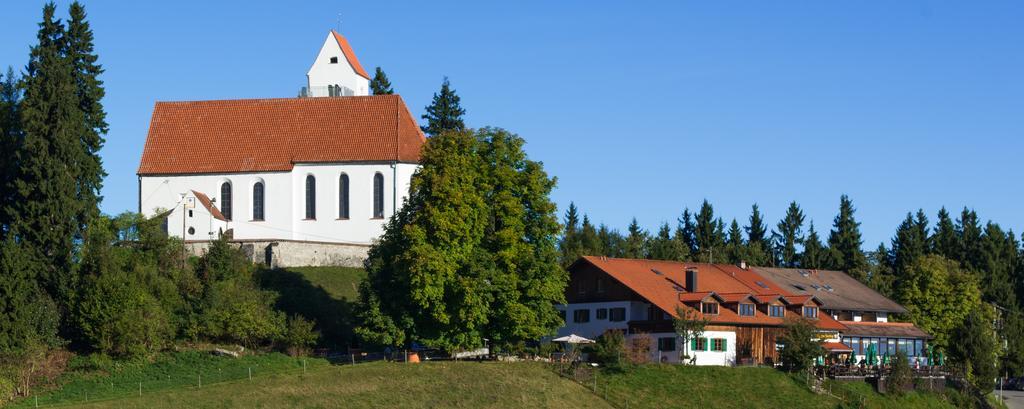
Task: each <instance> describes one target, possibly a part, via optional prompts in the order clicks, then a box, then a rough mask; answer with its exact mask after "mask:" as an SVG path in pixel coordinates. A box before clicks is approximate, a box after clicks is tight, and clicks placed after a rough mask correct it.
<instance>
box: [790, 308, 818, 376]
mask: <svg viewBox="0 0 1024 409" xmlns="http://www.w3.org/2000/svg"><path fill="white" fill-rule="evenodd" d="M816 336H817V329H816V328H815V327H814V324H813V323H812V322H810V321H808V320H807V319H805V318H802V317H801V318H795V319H790V320H787V321H786V330H785V331H784V332H783V333H782V335H781V336H780V337H779V342H781V343H782V344H783V347H782V351H780V352H779V359H780V360H781V361H782V367H783V368H785V369H786V370H788V371H790V372H797V371H801V370H806V369H810V368H811V366H812V365H813V364H814V359H815V358H817V357H819V356H821V355H824V353H825V350H824V348H822V347H821V344H820V343H818V342H817V341H815V338H816Z"/></svg>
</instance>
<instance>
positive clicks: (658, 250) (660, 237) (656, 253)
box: [647, 223, 687, 261]
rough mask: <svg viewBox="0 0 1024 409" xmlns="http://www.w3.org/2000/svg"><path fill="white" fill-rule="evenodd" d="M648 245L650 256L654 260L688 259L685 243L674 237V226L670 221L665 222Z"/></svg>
mask: <svg viewBox="0 0 1024 409" xmlns="http://www.w3.org/2000/svg"><path fill="white" fill-rule="evenodd" d="M647 247H648V252H649V254H648V257H649V258H651V259H653V260H673V261H683V260H685V259H686V255H687V254H686V250H685V248H684V246H683V243H682V242H681V241H679V240H676V239H675V238H674V237H672V228H671V227H669V225H668V223H663V224H662V225H661V227H660V228H659V229H658V233H657V234H656V235H654V237H652V238H651V240H650V244H649V245H648V246H647Z"/></svg>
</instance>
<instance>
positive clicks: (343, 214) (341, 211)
mask: <svg viewBox="0 0 1024 409" xmlns="http://www.w3.org/2000/svg"><path fill="white" fill-rule="evenodd" d="M338 218H339V219H348V175H346V174H344V173H342V174H341V177H340V178H339V179H338Z"/></svg>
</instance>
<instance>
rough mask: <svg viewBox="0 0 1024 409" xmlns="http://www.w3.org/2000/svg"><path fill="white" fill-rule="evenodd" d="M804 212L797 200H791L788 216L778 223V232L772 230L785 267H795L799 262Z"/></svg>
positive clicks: (802, 240)
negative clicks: (799, 245)
mask: <svg viewBox="0 0 1024 409" xmlns="http://www.w3.org/2000/svg"><path fill="white" fill-rule="evenodd" d="M803 226H804V212H803V210H800V206H799V205H797V204H796V202H790V203H789V208H787V209H786V216H785V217H783V218H782V220H780V221H779V224H778V225H776V228H777V229H778V231H777V232H775V231H773V232H772V237H773V241H774V242H775V253H776V254H777V255H778V257H777V258H778V261H779V264H780V265H782V266H783V267H795V266H797V264H798V263H799V261H800V259H799V256H800V254H799V253H798V252H797V248H796V246H797V245H798V244H803V242H804V237H803Z"/></svg>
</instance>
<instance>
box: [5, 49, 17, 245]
mask: <svg viewBox="0 0 1024 409" xmlns="http://www.w3.org/2000/svg"><path fill="white" fill-rule="evenodd" d="M0 79H2V81H0V240H2V239H3V238H4V236H5V234H6V231H7V227H8V225H9V224H10V220H11V219H10V216H8V211H9V210H10V209H6V207H7V204H8V203H11V202H12V201H13V200H14V198H13V196H12V195H13V194H14V192H13V190H14V187H13V186H12V184H13V183H14V175H15V172H17V170H18V162H17V157H16V154H17V152H18V149H19V148H20V146H21V138H22V135H21V121H20V119H19V118H18V111H19V106H20V104H21V91H20V90H19V89H18V78H17V76H16V75H15V74H14V68H11V67H7V75H0Z"/></svg>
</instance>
